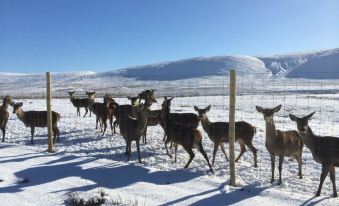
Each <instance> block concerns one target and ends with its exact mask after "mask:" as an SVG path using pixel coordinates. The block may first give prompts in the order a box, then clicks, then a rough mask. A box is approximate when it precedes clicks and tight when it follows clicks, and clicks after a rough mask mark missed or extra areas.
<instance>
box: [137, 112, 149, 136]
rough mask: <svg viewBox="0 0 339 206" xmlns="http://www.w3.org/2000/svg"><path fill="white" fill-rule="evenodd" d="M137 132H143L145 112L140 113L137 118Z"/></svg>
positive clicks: (145, 121)
mask: <svg viewBox="0 0 339 206" xmlns="http://www.w3.org/2000/svg"><path fill="white" fill-rule="evenodd" d="M137 121H138V123H137V126H136V127H137V131H143V130H144V128H145V126H146V125H147V111H140V112H139V114H138V117H137Z"/></svg>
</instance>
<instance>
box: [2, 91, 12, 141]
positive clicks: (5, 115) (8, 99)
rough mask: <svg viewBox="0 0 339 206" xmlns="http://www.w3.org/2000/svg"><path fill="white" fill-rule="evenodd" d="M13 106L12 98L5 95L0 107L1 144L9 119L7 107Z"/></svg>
mask: <svg viewBox="0 0 339 206" xmlns="http://www.w3.org/2000/svg"><path fill="white" fill-rule="evenodd" d="M9 105H13V101H12V97H11V96H9V95H7V96H5V97H4V99H3V103H2V105H1V106H0V129H1V131H2V142H4V141H5V134H6V126H7V122H8V118H9V113H8V111H7V110H8V106H9Z"/></svg>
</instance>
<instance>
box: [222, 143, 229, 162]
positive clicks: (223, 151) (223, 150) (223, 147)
mask: <svg viewBox="0 0 339 206" xmlns="http://www.w3.org/2000/svg"><path fill="white" fill-rule="evenodd" d="M220 148H221V151H222V153H224V155H225V158H226V161H229V159H228V157H227V153H226V150H225V146H224V143H221V144H220Z"/></svg>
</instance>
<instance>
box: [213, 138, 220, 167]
mask: <svg viewBox="0 0 339 206" xmlns="http://www.w3.org/2000/svg"><path fill="white" fill-rule="evenodd" d="M218 147H219V144H218V143H214V149H213V159H212V165H214V160H215V155H216V154H217V151H218Z"/></svg>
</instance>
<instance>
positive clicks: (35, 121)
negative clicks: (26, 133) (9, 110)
mask: <svg viewBox="0 0 339 206" xmlns="http://www.w3.org/2000/svg"><path fill="white" fill-rule="evenodd" d="M22 105H23V103H22V102H20V103H15V104H14V105H13V114H16V115H17V117H18V119H19V120H21V121H22V122H23V123H24V124H25V126H26V127H30V128H31V143H32V144H33V143H34V142H33V137H34V131H35V127H47V112H46V111H26V112H25V111H23V110H22ZM59 120H60V114H59V113H57V112H54V111H52V131H53V135H54V138H53V142H55V140H56V137H57V136H58V141H59V129H58V125H57V124H58V122H59Z"/></svg>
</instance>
